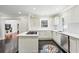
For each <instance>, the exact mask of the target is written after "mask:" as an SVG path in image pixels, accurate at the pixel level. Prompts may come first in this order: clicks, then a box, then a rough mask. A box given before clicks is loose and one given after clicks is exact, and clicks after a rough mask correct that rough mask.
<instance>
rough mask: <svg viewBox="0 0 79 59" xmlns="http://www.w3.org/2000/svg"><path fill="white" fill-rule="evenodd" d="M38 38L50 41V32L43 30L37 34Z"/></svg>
mask: <svg viewBox="0 0 79 59" xmlns="http://www.w3.org/2000/svg"><path fill="white" fill-rule="evenodd" d="M39 38H40V39H42V38H43V39H45V40H46V39H47V40H48V39H51V38H52V36H51V31H44V30H42V31H40V32H39Z"/></svg>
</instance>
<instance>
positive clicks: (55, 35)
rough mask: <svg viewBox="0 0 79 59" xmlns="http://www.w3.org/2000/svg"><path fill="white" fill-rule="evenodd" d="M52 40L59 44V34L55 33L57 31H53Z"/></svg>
mask: <svg viewBox="0 0 79 59" xmlns="http://www.w3.org/2000/svg"><path fill="white" fill-rule="evenodd" d="M53 40H54V41H55V42H56V43H57V44H59V45H60V44H61V34H59V33H57V32H53Z"/></svg>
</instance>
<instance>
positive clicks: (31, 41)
mask: <svg viewBox="0 0 79 59" xmlns="http://www.w3.org/2000/svg"><path fill="white" fill-rule="evenodd" d="M17 36H19V47H18V48H19V53H38V32H35V31H33V32H32V31H29V32H24V33H21V34H19V35H17Z"/></svg>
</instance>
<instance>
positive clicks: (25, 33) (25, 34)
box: [17, 32, 39, 36]
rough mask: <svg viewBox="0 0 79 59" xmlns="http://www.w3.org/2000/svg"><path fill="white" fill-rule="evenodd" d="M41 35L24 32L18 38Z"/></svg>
mask: <svg viewBox="0 0 79 59" xmlns="http://www.w3.org/2000/svg"><path fill="white" fill-rule="evenodd" d="M38 35H39V33H38V32H37V33H36V34H28V32H23V33H20V34H18V35H17V36H38Z"/></svg>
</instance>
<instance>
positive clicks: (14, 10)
mask: <svg viewBox="0 0 79 59" xmlns="http://www.w3.org/2000/svg"><path fill="white" fill-rule="evenodd" d="M67 7H69V5H0V15H3V16H4V15H5V14H6V15H11V16H19V15H27V14H36V15H40V16H45V15H54V14H56V13H58V12H61V11H63V10H64V9H65V8H67Z"/></svg>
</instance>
